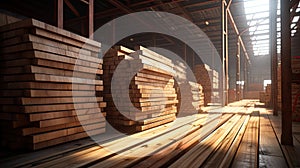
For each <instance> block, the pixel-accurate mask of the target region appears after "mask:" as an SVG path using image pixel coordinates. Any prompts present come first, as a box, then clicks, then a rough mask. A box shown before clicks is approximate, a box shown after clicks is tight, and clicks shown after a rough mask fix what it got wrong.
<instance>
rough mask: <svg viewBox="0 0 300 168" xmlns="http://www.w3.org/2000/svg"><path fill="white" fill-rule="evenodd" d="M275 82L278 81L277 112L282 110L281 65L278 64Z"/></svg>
mask: <svg viewBox="0 0 300 168" xmlns="http://www.w3.org/2000/svg"><path fill="white" fill-rule="evenodd" d="M277 81H278V85H277V86H278V95H277V98H278V104H277V105H278V110H281V109H282V101H281V64H278V70H277Z"/></svg>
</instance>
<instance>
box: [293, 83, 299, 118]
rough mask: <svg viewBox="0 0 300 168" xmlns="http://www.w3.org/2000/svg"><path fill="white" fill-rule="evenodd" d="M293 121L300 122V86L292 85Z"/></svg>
mask: <svg viewBox="0 0 300 168" xmlns="http://www.w3.org/2000/svg"><path fill="white" fill-rule="evenodd" d="M292 106H293V120H294V121H298V122H299V121H300V84H298V83H292Z"/></svg>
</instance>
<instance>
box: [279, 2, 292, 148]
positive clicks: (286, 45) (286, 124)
mask: <svg viewBox="0 0 300 168" xmlns="http://www.w3.org/2000/svg"><path fill="white" fill-rule="evenodd" d="M280 3H281V5H280V6H281V9H280V10H281V19H280V20H281V66H282V67H281V74H284V75H282V76H281V87H282V89H281V96H282V98H281V100H282V119H281V122H282V123H281V125H282V130H281V144H282V145H293V135H292V134H293V132H292V95H291V92H292V89H291V84H292V69H291V32H290V1H284V0H281V1H280Z"/></svg>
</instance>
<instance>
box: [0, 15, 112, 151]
mask: <svg viewBox="0 0 300 168" xmlns="http://www.w3.org/2000/svg"><path fill="white" fill-rule="evenodd" d="M0 39H1V43H0V47H1V56H0V64H1V66H0V67H1V69H0V75H1V76H0V78H1V80H0V81H1V93H0V131H1V136H2V137H1V140H0V142H1V146H5V147H9V148H12V149H21V148H26V149H30V150H36V149H40V148H45V147H49V146H53V145H56V144H60V143H64V142H68V141H72V140H75V139H80V138H84V137H87V136H88V135H96V134H100V133H103V132H104V131H105V117H104V116H105V112H104V110H103V108H104V107H105V105H106V104H105V103H104V102H103V97H102V96H101V92H102V91H103V82H102V60H101V59H99V58H98V53H99V51H100V43H98V42H95V41H91V40H88V39H86V38H84V37H81V36H78V35H75V34H73V33H70V32H68V31H65V30H61V29H58V28H56V27H54V26H50V25H47V24H45V23H42V22H40V21H37V20H34V19H27V20H24V21H21V22H17V23H13V24H10V25H6V26H3V27H1V28H0ZM84 44H85V45H84ZM75 65H76V66H75ZM83 127H84V128H85V129H83Z"/></svg>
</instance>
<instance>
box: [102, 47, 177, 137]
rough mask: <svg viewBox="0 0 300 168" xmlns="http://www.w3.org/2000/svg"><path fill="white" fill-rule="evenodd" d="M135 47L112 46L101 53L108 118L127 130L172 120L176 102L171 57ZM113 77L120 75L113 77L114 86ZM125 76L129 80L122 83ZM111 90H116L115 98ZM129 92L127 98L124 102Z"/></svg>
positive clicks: (118, 127)
mask: <svg viewBox="0 0 300 168" xmlns="http://www.w3.org/2000/svg"><path fill="white" fill-rule="evenodd" d="M136 50H137V51H133V50H129V49H127V48H125V47H114V48H112V49H110V51H108V52H107V53H106V54H105V56H104V81H105V83H104V86H105V92H104V98H105V101H106V102H107V103H108V104H107V108H106V111H107V119H108V121H109V122H110V124H112V125H113V126H114V127H116V128H117V129H119V130H120V131H123V132H127V133H132V132H138V131H143V130H146V129H150V128H153V127H156V126H159V125H163V124H165V123H168V122H171V121H173V120H175V118H176V112H177V110H176V104H177V103H178V100H177V95H176V92H175V87H174V79H173V75H174V70H173V64H172V62H171V60H169V59H167V58H165V57H163V56H161V55H159V54H157V53H155V52H153V51H150V50H148V49H146V48H143V47H138V48H136ZM129 54H130V55H129ZM136 68H137V69H136ZM122 73H124V74H122ZM120 74H121V75H120ZM127 74H131V75H132V76H131V75H129V76H126V75H127ZM113 77H116V78H119V79H115V81H118V82H117V84H116V85H113V83H112V82H111V81H112V78H113ZM122 77H124V79H123V78H122ZM129 78H130V79H129ZM128 79H129V82H128V83H126V82H122V81H128ZM128 84H129V86H128ZM114 86H118V87H114ZM128 87H129V88H128ZM128 89H129V91H128V92H127V93H126V90H128ZM113 93H117V95H116V97H113ZM128 94H129V98H130V101H127V99H128ZM131 105H132V106H131Z"/></svg>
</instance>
